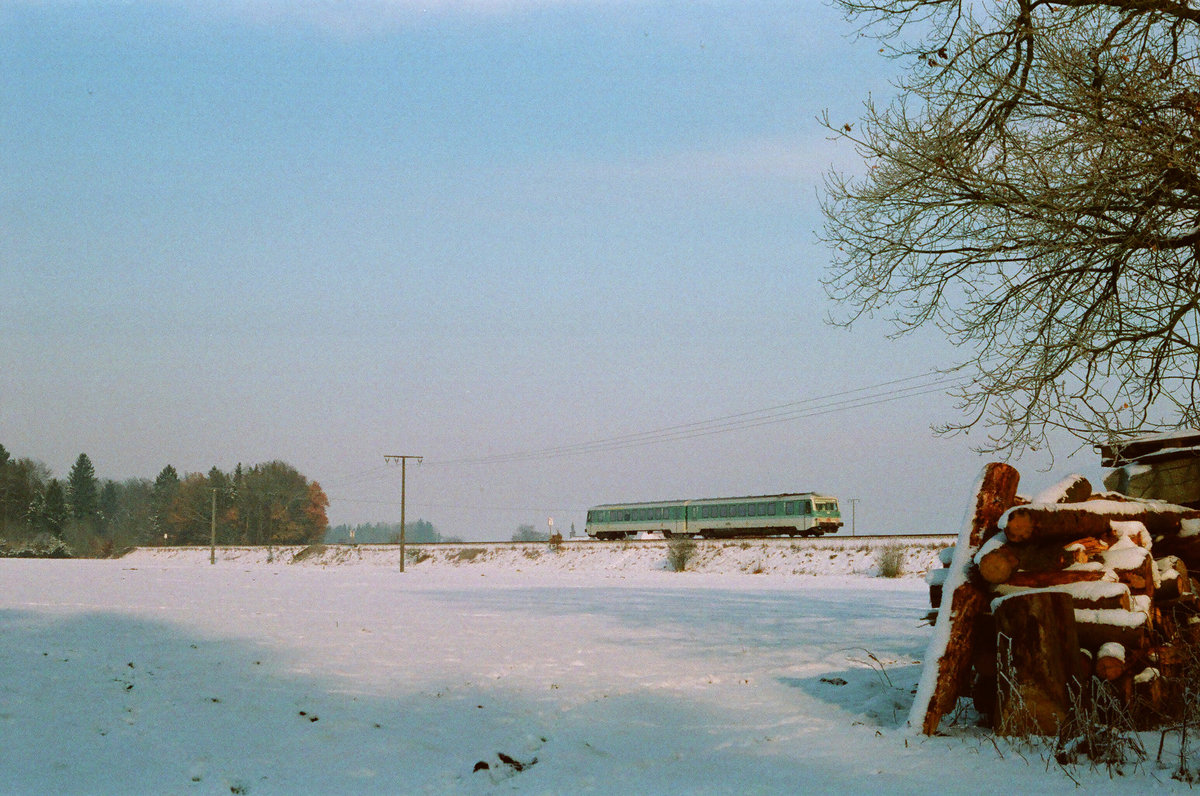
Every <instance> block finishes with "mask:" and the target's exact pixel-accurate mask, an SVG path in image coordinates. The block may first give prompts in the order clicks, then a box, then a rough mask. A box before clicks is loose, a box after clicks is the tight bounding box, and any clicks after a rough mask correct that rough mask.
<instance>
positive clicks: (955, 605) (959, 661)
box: [909, 462, 1020, 735]
mask: <svg viewBox="0 0 1200 796" xmlns="http://www.w3.org/2000/svg"><path fill="white" fill-rule="evenodd" d="M1019 480H1020V474H1019V473H1018V472H1017V470H1016V469H1015V468H1014V467H1012V466H1010V465H1007V464H1004V463H1001V462H992V463H990V464H988V465H986V466H985V467H984V469H983V474H982V476H981V478H980V483H979V491H978V492H977V493H976V495H975V510H974V514H973V515H972V517H971V521H970V523H969V524H968V525H967V526H966V527H965V528H963V530H962V532H961V533H960V534H959V539H958V542H957V544H956V550H957V551H958V553H957V554H956V557H955V565H957V568H958V574H959V576H960V578H961V582H960V585H959V586H958V587H957V588H955V589H953V590H948V591H947V592H946V593H944V594H943V595H942V604H941V608H940V609H939V611H938V616H939V619H940V620H941V621H947V622H949V623H950V629H949V632H948V634H947V635H946V637H945V640H944V645H940V648H937V649H935V646H939V644H930V649H929V652H928V653H927V656H926V661H925V672H924V673H923V674H922V682H923V684H925V683H926V682H927V678H929V677H931V676H932V677H934V678H935V680H934V682H933V684H932V688H920V687H918V689H917V699H916V700H915V701H914V702H913V707H912V711H911V712H910V713H909V723H910V724H911V725H912V726H918V725H919V726H920V727H921V731H922V732H923V733H925V734H926V735H933V734H934V733H935V732H937V728H938V724H940V723H941V720H942V716H944V715H945V714H947V713H949V712H950V711H951V710H952V709H953V708H954V705H955V703H956V702H957V701H958V696H959V694H960V693H963V692H964V691H966V690H967V688H966V686H967V684H968V682H969V675H970V671H971V656H972V651H973V648H974V638H975V627H976V618H977V617H978V616H979V614H981V613H983V611H984V610H985V609H986V607H987V604H988V595H987V594H986V593H985V592H984V590H983V588H982V586H981V584H980V583H978V582H976V581H974V580H972V579H971V578H970V577H969V574H970V570H971V559H972V558H973V557H974V554H975V551H977V550H978V549H979V546H980V545H981V544H982V543H983V542H984V541H985V540H986V539H988V538H989V537H991V536H992V535H993V534H995V533H996V532H997V530H998V528H997V523H998V521H999V519H1000V515H1002V514H1003V513H1004V512H1005V511H1006V510H1007V509H1008V508H1009V507H1010V506H1011V505H1012V503H1013V500H1014V498H1015V497H1016V494H1017V482H1018V481H1019ZM952 566H953V565H952ZM937 638H938V637H937V636H935V639H937Z"/></svg>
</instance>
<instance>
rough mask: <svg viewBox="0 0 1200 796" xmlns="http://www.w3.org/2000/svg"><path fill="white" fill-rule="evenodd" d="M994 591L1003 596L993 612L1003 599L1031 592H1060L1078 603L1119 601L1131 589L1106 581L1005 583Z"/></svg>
mask: <svg viewBox="0 0 1200 796" xmlns="http://www.w3.org/2000/svg"><path fill="white" fill-rule="evenodd" d="M992 590H993V591H994V592H995V593H997V594H999V595H1001V597H1000V598H997V599H995V600H993V601H992V603H991V606H992V611H993V612H994V611H995V610H996V605H997V603H998V602H999V601H1000V599H1003V597H1010V596H1012V595H1014V594H1026V593H1028V592H1030V591H1037V592H1060V593H1062V594H1069V595H1071V597H1072V598H1074V599H1075V600H1076V601H1077V602H1100V601H1101V600H1109V599H1119V598H1121V597H1123V596H1125V595H1127V594H1129V587H1128V586H1126V585H1125V584H1124V583H1119V582H1117V581H1104V580H1089V581H1083V582H1080V583H1063V584H1059V585H1057V586H1039V587H1036V588H1034V587H1031V586H1009V585H1008V584H1005V583H1000V584H996V585H994V586H992Z"/></svg>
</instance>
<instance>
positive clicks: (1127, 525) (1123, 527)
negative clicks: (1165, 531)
mask: <svg viewBox="0 0 1200 796" xmlns="http://www.w3.org/2000/svg"><path fill="white" fill-rule="evenodd" d="M1109 524H1110V526H1111V527H1112V532H1113V538H1112V540H1111V541H1110V542H1109V546H1113V545H1115V544H1116V543H1117V542H1119V541H1120V540H1121V539H1128V540H1130V541H1131V542H1133V543H1134V544H1136V545H1138V546H1139V547H1144V548H1146V549H1147V550H1149V549H1150V548H1151V547H1153V541H1152V540H1151V538H1150V531H1148V530H1147V529H1146V524H1145V523H1143V522H1139V521H1138V520H1113V521H1112V522H1111V523H1109Z"/></svg>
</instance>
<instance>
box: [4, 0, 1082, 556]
mask: <svg viewBox="0 0 1200 796" xmlns="http://www.w3.org/2000/svg"><path fill="white" fill-rule="evenodd" d="M853 34H854V29H853V26H852V25H851V24H849V23H847V22H845V21H844V20H842V19H841V17H840V16H839V15H838V14H837V13H836V12H834V11H833V10H831V9H830V8H828V7H826V6H825V5H824V4H820V3H817V2H812V3H809V2H756V1H752V2H705V3H696V2H634V0H627V1H624V2H623V1H620V0H609V1H608V2H605V1H603V0H598V1H596V2H590V1H589V0H573V1H568V0H563V1H562V2H554V1H553V0H544V1H539V0H524V1H523V2H522V1H521V0H512V2H486V1H485V0H477V1H476V2H452V0H443V2H433V3H409V2H403V1H402V0H393V1H392V2H387V1H386V0H378V2H371V3H311V4H302V3H295V2H284V0H278V1H274V0H269V1H268V0H262V1H260V2H250V3H234V2H217V0H207V2H183V1H182V0H180V1H179V2H150V0H145V1H143V2H137V1H136V0H135V1H134V2H125V3H119V4H118V3H107V2H86V1H80V2H66V1H64V2H56V1H55V0H40V1H37V0H33V1H31V2H21V1H20V0H17V2H15V3H14V2H9V3H7V4H5V5H4V7H3V8H2V9H0V40H3V46H0V141H2V142H3V143H2V144H0V335H2V338H3V345H2V346H0V443H2V444H4V445H5V447H7V448H8V449H9V450H10V451H11V452H12V453H13V454H14V455H17V456H33V457H35V458H39V459H41V460H43V461H45V462H46V463H47V464H48V465H50V466H51V468H52V469H54V470H55V471H56V473H57V474H59V475H62V474H64V473H65V472H66V471H67V469H68V468H69V466H70V464H71V462H72V461H73V460H74V458H75V457H76V456H77V455H78V454H79V453H80V452H81V451H82V452H87V453H88V454H89V456H91V458H92V459H93V461H94V462H95V465H96V468H97V470H98V472H99V473H100V474H101V475H102V476H105V477H114V478H125V477H129V476H145V477H153V476H154V475H155V474H156V473H157V472H158V470H159V469H161V468H162V466H163V465H164V464H167V463H168V462H169V463H171V464H173V465H175V467H176V468H177V469H179V470H180V471H206V470H208V469H209V468H210V467H212V466H213V465H217V466H219V467H222V468H224V469H229V468H232V467H233V466H234V465H235V464H236V463H237V462H239V461H241V462H245V463H248V464H249V463H254V462H258V461H264V460H267V459H272V458H282V459H285V460H287V461H289V462H291V463H292V464H294V465H296V466H297V467H299V468H300V469H301V470H302V471H303V472H304V473H305V474H306V475H308V476H309V477H311V478H314V479H317V480H319V481H321V482H322V483H323V484H324V485H325V487H326V491H327V492H328V493H329V495H330V497H331V498H332V499H333V504H332V506H331V510H330V518H331V520H332V521H333V522H334V523H338V522H358V521H373V520H395V519H398V515H399V509H398V506H396V505H395V502H396V501H397V500H398V494H399V478H398V473H397V472H396V471H395V470H394V469H384V468H383V467H382V464H383V462H382V456H383V454H387V453H412V454H421V455H424V456H426V457H427V462H428V464H427V465H425V466H423V467H421V468H419V469H414V470H410V477H409V516H410V517H411V518H415V517H424V518H426V519H429V520H430V521H431V522H433V523H434V524H435V525H436V526H437V527H438V528H439V529H440V530H441V531H442V532H443V533H447V534H456V535H459V536H463V537H466V538H506V537H507V536H508V535H510V534H511V533H512V531H513V530H514V529H515V528H516V526H517V525H519V524H521V523H534V524H536V525H538V526H539V527H541V526H544V525H545V521H546V518H547V517H548V516H555V517H556V525H557V526H558V527H560V528H569V527H570V523H572V522H575V523H576V524H577V526H578V529H579V531H580V532H582V527H583V523H582V515H583V511H584V510H585V509H586V508H587V506H588V505H592V504H595V503H601V502H609V501H618V500H635V499H637V500H643V499H644V500H653V499H666V498H688V497H702V496H708V495H721V494H747V493H763V492H778V491H792V490H797V491H801V490H824V491H828V492H831V493H833V494H835V495H838V496H839V497H841V498H843V500H846V499H848V498H852V497H854V498H859V500H860V502H859V503H858V506H857V512H856V513H857V518H856V524H857V529H858V531H859V532H860V533H866V532H872V531H893V530H894V531H917V530H938V531H951V532H953V531H957V530H958V524H959V522H960V517H961V514H962V511H963V509H964V508H965V505H966V503H967V500H968V498H969V495H967V494H966V493H967V492H968V491H969V488H970V486H971V484H972V483H973V481H974V479H975V476H976V474H977V472H978V469H979V466H980V465H981V464H982V460H981V459H978V458H977V457H975V456H974V455H973V454H971V453H969V451H968V440H967V439H951V440H940V439H934V438H933V436H932V434H931V433H930V431H929V426H930V424H931V423H934V422H937V421H940V420H945V419H948V418H950V417H952V416H953V415H951V414H950V412H951V409H950V405H949V401H948V400H947V399H945V398H944V397H942V396H938V395H924V396H921V397H916V398H909V399H905V400H899V401H894V402H890V403H884V404H879V405H875V406H872V407H869V408H864V409H845V410H843V411H838V412H834V413H830V414H824V415H821V416H817V417H812V418H808V419H798V420H794V421H791V422H786V423H774V424H770V425H766V426H763V427H760V428H756V429H751V430H746V431H739V432H736V433H727V434H718V435H711V436H703V437H696V438H692V439H687V440H683V441H676V442H669V443H661V444H656V445H648V446H640V447H635V448H629V449H623V450H618V451H613V452H607V453H602V454H597V455H590V456H572V457H562V458H552V459H539V460H533V461H525V462H510V463H505V464H493V465H486V466H485V465H479V464H466V465H464V464H458V465H450V464H446V465H442V466H436V465H435V464H434V462H436V461H437V460H441V461H447V460H458V459H463V458H468V459H470V458H479V457H486V456H491V455H497V454H508V453H514V452H520V451H526V450H532V449H541V448H549V447H555V446H560V445H569V444H573V443H579V442H587V441H590V440H598V439H609V438H613V437H617V436H620V435H624V434H630V433H638V432H643V431H649V430H653V429H657V428H662V427H667V426H673V425H676V424H681V423H689V422H694V421H702V420H705V419H708V418H714V417H723V416H726V415H731V414H735V413H738V412H743V411H748V410H754V409H759V408H762V407H768V406H774V405H777V404H781V403H786V402H790V401H800V400H807V399H812V398H819V397H822V396H827V395H830V394H833V393H837V392H840V391H842V390H848V389H855V388H860V387H868V386H870V385H875V384H880V383H883V382H886V381H888V380H890V379H895V378H903V377H908V376H912V375H915V374H919V373H923V372H925V371H927V370H929V369H930V368H932V367H935V366H937V365H939V364H945V363H946V357H947V355H948V353H947V350H946V347H945V345H944V344H943V343H942V342H941V341H940V340H939V339H938V337H937V336H936V334H930V335H928V336H926V337H925V338H924V339H922V340H914V341H906V342H901V343H892V342H888V341H887V340H885V338H884V334H885V332H886V328H885V327H883V326H882V325H880V324H870V323H869V324H864V325H862V326H861V327H856V328H855V329H854V330H853V332H846V331H845V330H838V329H832V328H829V327H826V326H824V325H823V324H822V323H821V321H822V318H823V317H824V316H825V314H826V313H827V311H828V310H829V309H830V308H829V306H828V305H827V303H826V299H825V298H824V295H823V293H822V291H821V289H820V286H819V284H818V279H819V277H820V275H821V273H822V269H823V268H824V266H825V263H826V261H827V256H826V253H825V252H824V250H823V249H822V248H821V246H820V245H819V244H818V243H817V242H816V240H815V235H814V231H815V230H817V229H818V228H819V227H820V224H821V220H820V216H819V213H818V210H817V201H816V195H817V190H818V187H819V185H820V178H821V174H822V173H823V172H824V171H825V169H826V168H827V167H828V166H829V164H830V163H837V164H839V165H840V166H843V167H850V168H853V167H854V164H855V163H856V159H855V156H854V153H853V152H851V151H849V150H848V149H847V148H846V147H845V146H844V145H841V144H834V143H832V142H831V141H829V140H828V138H827V135H826V133H825V132H824V131H823V130H822V129H821V128H820V126H819V125H818V124H817V116H818V115H819V114H820V112H821V111H822V110H823V109H829V110H830V112H831V114H832V115H833V117H834V118H835V119H839V120H840V119H845V120H846V121H853V120H854V119H855V118H856V117H857V115H858V112H859V108H860V106H861V102H862V101H863V100H864V99H865V98H866V97H867V96H868V94H870V93H874V94H875V96H876V97H887V96H889V95H890V88H889V85H888V81H887V78H888V75H889V74H890V72H891V70H892V69H894V68H895V65H894V64H893V63H891V62H889V61H887V60H885V59H883V57H882V56H881V55H879V53H878V45H877V44H875V43H873V42H872V41H870V40H866V39H859V38H855V37H854V35H853ZM1070 450H1071V448H1070V447H1069V446H1068V447H1065V448H1064V450H1063V451H1062V453H1064V454H1065V453H1068V452H1070ZM1044 464H1045V462H1044V461H1028V462H1026V463H1020V464H1019V466H1020V467H1021V469H1022V470H1023V472H1026V474H1027V475H1026V483H1027V484H1029V485H1030V487H1029V488H1030V489H1031V490H1032V491H1036V489H1037V488H1040V487H1041V486H1046V485H1048V484H1049V483H1050V482H1052V481H1053V480H1056V479H1057V477H1058V476H1060V475H1065V474H1066V473H1067V472H1074V471H1080V472H1084V473H1085V474H1088V475H1089V476H1092V475H1097V476H1098V470H1097V469H1096V457H1095V456H1094V455H1093V454H1092V453H1091V452H1090V451H1084V452H1083V453H1081V454H1080V455H1079V456H1078V457H1076V458H1075V459H1071V460H1068V461H1064V460H1060V461H1059V462H1058V463H1057V464H1056V465H1055V468H1054V470H1053V471H1052V472H1050V473H1040V472H1038V471H1037V469H1036V468H1037V467H1039V466H1044ZM911 505H915V506H916V508H915V509H911V510H909V509H906V510H904V511H900V510H899V508H900V507H901V506H911ZM846 508H847V514H848V513H849V511H848V505H847V507H846Z"/></svg>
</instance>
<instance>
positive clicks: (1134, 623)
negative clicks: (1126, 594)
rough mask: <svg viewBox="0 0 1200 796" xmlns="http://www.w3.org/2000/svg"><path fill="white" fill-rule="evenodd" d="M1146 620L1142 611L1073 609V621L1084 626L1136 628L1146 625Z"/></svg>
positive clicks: (1147, 618)
mask: <svg viewBox="0 0 1200 796" xmlns="http://www.w3.org/2000/svg"><path fill="white" fill-rule="evenodd" d="M1148 620H1149V617H1148V616H1147V615H1146V614H1145V613H1144V612H1143V611H1126V610H1124V609H1123V608H1076V609H1075V621H1076V622H1079V623H1080V624H1085V625H1109V626H1111V627H1127V628H1137V627H1141V626H1142V625H1144V624H1146V622H1147V621H1148Z"/></svg>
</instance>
